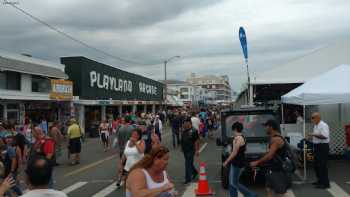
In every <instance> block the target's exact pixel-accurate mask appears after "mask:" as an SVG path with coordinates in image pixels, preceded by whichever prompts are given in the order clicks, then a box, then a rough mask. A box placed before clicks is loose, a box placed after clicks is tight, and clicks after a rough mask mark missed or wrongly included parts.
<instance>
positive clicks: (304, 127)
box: [303, 105, 307, 181]
mask: <svg viewBox="0 0 350 197" xmlns="http://www.w3.org/2000/svg"><path fill="white" fill-rule="evenodd" d="M305 116H306V114H305V105H303V117H304V123H303V133H304V139H306V121H305ZM306 151H307V147H306V140H304V181H306V179H307V175H306V173H307V171H306V164H307V162H306Z"/></svg>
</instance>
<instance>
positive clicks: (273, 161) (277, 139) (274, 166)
mask: <svg viewBox="0 0 350 197" xmlns="http://www.w3.org/2000/svg"><path fill="white" fill-rule="evenodd" d="M264 126H265V127H266V133H267V135H268V136H269V138H270V145H269V152H268V153H267V154H265V155H264V156H263V157H262V158H261V159H259V160H258V161H254V162H251V163H250V166H251V167H252V168H255V167H257V166H259V165H261V164H264V163H266V164H267V173H266V191H267V196H268V197H272V196H273V192H274V193H275V194H276V195H277V196H279V197H286V193H287V189H289V188H290V187H291V177H290V175H289V174H288V173H287V172H285V171H284V169H283V167H282V161H283V160H285V158H286V154H287V145H286V141H285V139H284V138H283V137H282V136H281V135H280V133H279V125H278V123H277V122H276V121H274V120H268V121H267V122H266V123H265V124H264Z"/></svg>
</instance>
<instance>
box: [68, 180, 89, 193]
mask: <svg viewBox="0 0 350 197" xmlns="http://www.w3.org/2000/svg"><path fill="white" fill-rule="evenodd" d="M86 184H88V182H77V183H75V184H73V185H72V186H69V187H67V188H65V189H63V190H62V192H63V193H65V194H69V193H70V192H72V191H74V190H76V189H79V188H81V187H83V186H84V185H86Z"/></svg>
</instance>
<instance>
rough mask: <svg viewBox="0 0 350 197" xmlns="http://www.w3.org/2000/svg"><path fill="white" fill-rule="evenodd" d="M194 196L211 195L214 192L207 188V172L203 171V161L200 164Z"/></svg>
mask: <svg viewBox="0 0 350 197" xmlns="http://www.w3.org/2000/svg"><path fill="white" fill-rule="evenodd" d="M194 192H195V194H196V196H212V195H214V192H213V190H212V189H211V188H209V183H208V180H207V173H206V172H205V163H201V164H200V168H199V180H198V187H197V189H196V190H195V191H194Z"/></svg>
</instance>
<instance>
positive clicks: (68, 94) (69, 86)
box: [50, 79, 73, 100]
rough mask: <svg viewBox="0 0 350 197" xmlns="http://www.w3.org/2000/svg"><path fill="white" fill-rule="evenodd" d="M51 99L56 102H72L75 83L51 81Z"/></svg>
mask: <svg viewBox="0 0 350 197" xmlns="http://www.w3.org/2000/svg"><path fill="white" fill-rule="evenodd" d="M50 99H54V100H72V99H73V82H72V81H68V80H57V79H52V80H51V92H50Z"/></svg>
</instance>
